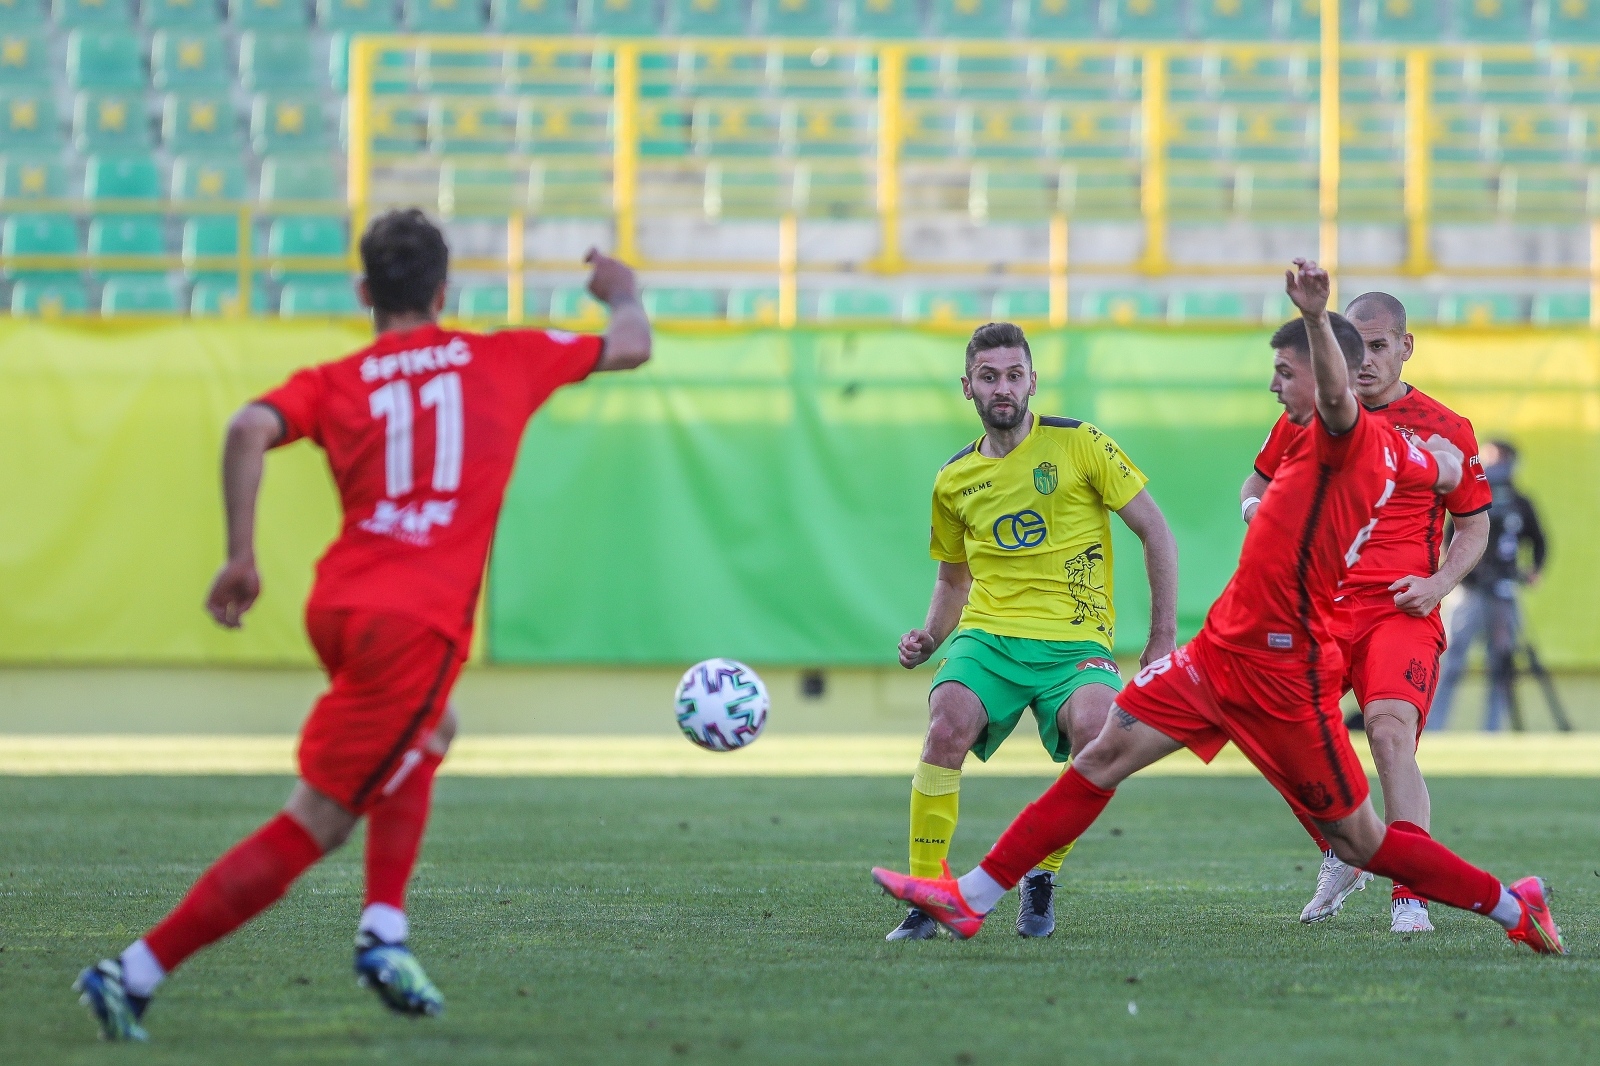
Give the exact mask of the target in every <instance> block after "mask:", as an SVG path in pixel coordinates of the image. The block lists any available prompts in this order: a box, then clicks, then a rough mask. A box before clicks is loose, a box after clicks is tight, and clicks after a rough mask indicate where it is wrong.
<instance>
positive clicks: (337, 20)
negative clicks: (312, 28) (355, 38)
mask: <svg viewBox="0 0 1600 1066" xmlns="http://www.w3.org/2000/svg"><path fill="white" fill-rule="evenodd" d="M317 25H319V26H321V27H322V28H323V29H325V30H337V31H341V32H344V33H386V32H389V31H391V30H393V29H394V28H395V23H394V3H393V0H317Z"/></svg>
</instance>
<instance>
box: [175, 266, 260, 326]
mask: <svg viewBox="0 0 1600 1066" xmlns="http://www.w3.org/2000/svg"><path fill="white" fill-rule="evenodd" d="M238 306H239V279H238V277H237V276H236V275H223V274H207V275H204V276H201V277H197V278H195V279H194V285H193V287H192V288H190V290H189V314H190V315H192V316H194V317H195V318H214V317H216V316H218V315H231V314H233V313H234V311H235V310H237V309H238ZM271 307H272V298H271V296H270V294H269V293H268V292H267V284H266V279H265V278H262V279H261V280H260V281H252V282H251V283H250V312H251V313H252V314H257V315H264V314H266V313H267V312H268V311H269V310H270V309H271Z"/></svg>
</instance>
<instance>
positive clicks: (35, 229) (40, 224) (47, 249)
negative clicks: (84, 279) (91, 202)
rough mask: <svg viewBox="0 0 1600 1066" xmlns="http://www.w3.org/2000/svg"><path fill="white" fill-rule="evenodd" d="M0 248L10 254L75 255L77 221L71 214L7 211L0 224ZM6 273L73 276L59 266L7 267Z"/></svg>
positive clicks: (48, 276)
mask: <svg viewBox="0 0 1600 1066" xmlns="http://www.w3.org/2000/svg"><path fill="white" fill-rule="evenodd" d="M0 252H3V253H4V254H6V255H8V256H13V255H76V254H77V253H78V223H77V220H76V219H74V218H73V217H72V216H71V215H63V214H56V213H53V212H49V213H46V212H38V213H18V214H13V215H9V216H7V218H6V221H5V225H4V226H3V227H0ZM5 273H6V276H7V277H19V276H21V277H27V276H33V277H47V278H59V277H66V276H76V275H75V273H73V272H69V271H63V270H62V269H61V268H60V267H53V268H49V269H44V270H41V269H39V268H36V267H7V268H6V271H5Z"/></svg>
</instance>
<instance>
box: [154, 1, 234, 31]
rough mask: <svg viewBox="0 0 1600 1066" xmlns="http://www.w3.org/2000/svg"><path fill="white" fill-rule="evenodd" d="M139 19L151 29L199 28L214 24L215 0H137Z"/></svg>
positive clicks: (216, 20)
mask: <svg viewBox="0 0 1600 1066" xmlns="http://www.w3.org/2000/svg"><path fill="white" fill-rule="evenodd" d="M139 21H141V22H143V23H144V25H145V27H146V28H147V29H152V30H201V29H209V28H210V27H212V26H215V25H216V24H217V22H218V19H217V4H216V0H139Z"/></svg>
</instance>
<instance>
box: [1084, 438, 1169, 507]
mask: <svg viewBox="0 0 1600 1066" xmlns="http://www.w3.org/2000/svg"><path fill="white" fill-rule="evenodd" d="M1073 436H1074V438H1075V443H1077V444H1078V446H1079V447H1080V448H1083V449H1085V453H1084V455H1083V456H1082V461H1083V469H1084V470H1085V471H1086V473H1087V476H1088V479H1089V484H1090V485H1092V486H1093V487H1094V490H1095V491H1096V492H1098V493H1099V494H1100V498H1101V499H1102V500H1104V501H1105V505H1106V507H1107V508H1108V509H1109V510H1112V511H1120V510H1122V509H1123V508H1124V507H1126V506H1127V505H1128V502H1129V501H1130V500H1132V499H1133V498H1134V497H1135V496H1137V495H1139V493H1140V492H1141V491H1143V489H1144V487H1145V485H1147V484H1148V483H1149V481H1150V479H1149V478H1147V477H1145V476H1144V472H1143V471H1141V470H1140V469H1139V468H1138V467H1137V466H1134V465H1133V460H1132V459H1129V458H1128V456H1127V453H1125V452H1124V451H1123V450H1122V449H1121V448H1120V447H1118V446H1117V442H1116V441H1114V440H1112V439H1111V438H1110V437H1109V436H1108V435H1107V434H1105V433H1104V432H1102V431H1101V430H1099V429H1096V428H1095V427H1094V426H1091V425H1090V424H1089V423H1087V422H1085V423H1084V424H1083V432H1082V433H1076V434H1073Z"/></svg>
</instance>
